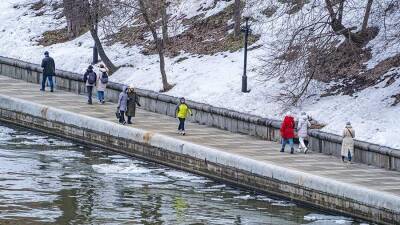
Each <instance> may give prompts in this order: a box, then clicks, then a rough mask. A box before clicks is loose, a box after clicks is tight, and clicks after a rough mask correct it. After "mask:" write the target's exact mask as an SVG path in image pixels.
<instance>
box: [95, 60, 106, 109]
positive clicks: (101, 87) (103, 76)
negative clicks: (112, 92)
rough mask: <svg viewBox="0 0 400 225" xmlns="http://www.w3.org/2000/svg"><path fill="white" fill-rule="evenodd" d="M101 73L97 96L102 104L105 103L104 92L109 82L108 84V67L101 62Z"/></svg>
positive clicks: (98, 79)
mask: <svg viewBox="0 0 400 225" xmlns="http://www.w3.org/2000/svg"><path fill="white" fill-rule="evenodd" d="M99 71H100V73H99V74H98V75H97V83H96V88H97V98H98V100H99V102H100V103H101V104H104V103H105V96H104V92H105V91H106V88H107V84H108V69H107V68H106V67H105V66H104V65H103V64H100V69H99Z"/></svg>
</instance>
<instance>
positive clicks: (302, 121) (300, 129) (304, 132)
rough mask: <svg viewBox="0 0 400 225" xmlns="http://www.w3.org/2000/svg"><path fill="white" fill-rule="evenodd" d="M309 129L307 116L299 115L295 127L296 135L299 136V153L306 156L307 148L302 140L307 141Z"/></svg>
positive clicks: (309, 124) (304, 114)
mask: <svg viewBox="0 0 400 225" xmlns="http://www.w3.org/2000/svg"><path fill="white" fill-rule="evenodd" d="M310 127H311V123H310V121H309V120H308V116H307V114H306V113H305V112H303V113H301V116H300V118H299V123H298V125H297V135H298V136H299V142H300V145H299V152H303V151H304V154H307V152H308V148H307V146H306V145H305V144H304V140H305V139H307V137H308V128H310Z"/></svg>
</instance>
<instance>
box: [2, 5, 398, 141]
mask: <svg viewBox="0 0 400 225" xmlns="http://www.w3.org/2000/svg"><path fill="white" fill-rule="evenodd" d="M32 2H35V0H3V1H0V21H2V23H0V43H1V47H0V55H2V56H7V57H13V58H18V59H22V60H26V61H30V62H34V63H39V62H40V60H41V58H42V56H43V52H44V51H45V50H48V51H49V52H50V53H51V55H52V56H53V57H54V58H55V60H56V65H57V67H58V68H60V69H64V70H69V71H74V72H83V71H84V70H85V68H86V67H87V66H88V64H89V63H90V62H91V56H92V46H93V41H92V40H91V37H90V34H88V33H87V34H84V35H82V36H81V37H79V38H77V39H75V40H73V41H69V42H66V43H63V44H55V45H52V46H49V47H43V46H38V45H37V44H36V41H35V40H37V38H38V37H40V35H41V34H42V33H43V32H45V31H48V30H54V29H60V28H63V27H65V21H64V18H62V19H59V20H55V19H54V15H53V14H54V12H51V11H48V12H46V13H45V14H44V15H42V16H35V13H34V12H32V11H31V10H29V7H28V6H26V7H23V5H24V4H25V3H26V4H28V3H32ZM181 2H182V3H181V5H179V6H178V7H177V9H179V10H176V11H177V12H176V14H181V15H186V16H189V17H191V16H195V15H198V14H199V12H198V11H197V9H198V7H199V6H203V7H204V8H207V7H209V6H211V5H212V2H213V1H212V0H185V1H181ZM231 3H232V1H230V2H226V1H220V2H219V3H218V4H217V6H216V7H215V8H213V9H212V10H210V11H209V12H207V15H213V14H215V13H217V12H219V11H221V10H223V9H224V8H225V7H226V6H227V5H229V4H231ZM16 4H18V5H22V6H21V7H19V8H16V7H14V6H15V5H16ZM194 5H195V6H196V7H194ZM263 9H265V5H257V4H255V5H251V6H248V7H247V8H246V13H251V14H252V15H253V16H257V19H258V22H254V23H253V28H254V31H255V32H258V33H259V34H262V36H261V38H260V40H259V41H258V42H257V43H255V44H254V45H259V44H267V43H269V42H271V41H273V40H274V39H276V38H277V37H278V36H273V35H271V34H270V33H268V32H266V30H271V31H270V32H271V33H273V32H276V30H274V29H273V26H271V24H269V25H268V21H269V20H268V18H264V17H263V16H262V15H261V13H260V11H261V10H263ZM266 24H267V25H266ZM276 24H278V23H276V22H275V25H276ZM267 34H269V35H267ZM382 38H383V37H381V36H378V37H377V38H376V40H374V41H372V42H371V43H370V47H371V48H372V50H373V51H372V52H373V54H374V55H373V58H372V59H371V60H370V62H369V64H368V66H374V65H376V64H377V63H378V62H379V61H381V60H384V59H385V58H387V57H389V56H392V55H393V54H394V53H396V51H397V52H398V50H399V49H400V48H399V47H398V45H397V46H396V43H393V44H392V45H391V46H390V48H384V46H382V45H381V42H379V40H380V39H382ZM105 49H106V52H107V53H108V55H109V56H110V58H111V59H112V60H113V61H114V62H115V63H116V64H117V65H122V64H132V65H134V67H133V68H132V67H123V68H121V69H120V70H119V71H118V72H117V73H115V74H114V75H113V76H112V78H111V79H112V80H113V81H118V82H122V83H125V84H129V85H134V86H136V87H140V88H143V89H149V90H154V91H159V90H160V89H161V87H162V86H161V78H160V75H159V65H158V57H157V56H156V55H152V56H145V55H142V54H140V50H141V48H140V47H125V46H124V45H122V44H114V45H112V46H109V47H106V48H105ZM265 51H266V50H265V49H264V48H257V49H255V50H252V51H250V52H249V70H248V71H249V72H248V76H249V78H248V80H249V88H250V89H251V92H250V93H248V94H243V93H241V91H240V90H241V75H242V70H243V59H242V58H243V56H242V55H243V52H242V51H239V52H234V53H230V52H223V53H219V54H216V55H213V56H201V57H200V56H198V55H190V54H187V53H182V54H181V55H180V56H178V57H176V58H167V59H166V61H167V62H166V65H167V66H166V68H167V74H168V79H169V81H170V83H174V84H176V86H175V87H174V88H173V89H172V90H171V91H169V92H167V94H169V95H173V96H185V97H186V98H188V99H191V100H194V101H198V102H205V103H209V104H212V105H214V106H218V107H225V108H230V109H233V110H237V111H240V112H246V113H251V114H255V115H260V116H264V117H269V118H276V119H281V117H282V114H284V113H285V109H284V108H283V106H282V104H281V103H280V102H277V101H276V100H275V98H273V97H272V96H275V95H277V94H278V93H279V91H280V88H281V85H282V84H280V83H279V82H278V81H277V80H269V81H265V80H264V77H263V76H261V75H259V71H260V70H261V69H262V68H261V65H263V64H262V62H261V60H260V59H261V58H263V57H265V55H266V53H265ZM181 57H187V58H188V59H186V60H184V61H181V62H177V60H178V59H179V58H181ZM394 72H400V69H397V70H396V69H394V70H393V71H392V73H394ZM399 85H400V81H396V82H395V83H393V84H391V85H390V86H388V87H385V88H384V87H383V84H380V85H378V86H376V87H370V88H367V89H365V90H363V91H361V92H359V93H358V94H357V95H355V96H353V97H350V96H330V97H324V98H320V97H319V96H318V95H316V96H315V97H312V98H310V99H307V100H306V101H305V102H304V103H303V104H302V106H299V107H297V108H292V109H291V110H292V111H293V112H294V113H295V114H298V113H300V112H301V111H305V112H307V113H309V114H310V115H311V116H312V117H314V118H315V119H317V120H318V121H320V122H322V123H325V124H326V125H327V126H326V127H325V128H324V131H327V132H332V133H336V134H340V133H341V131H342V129H343V127H344V125H345V123H346V122H347V121H351V122H352V123H353V126H354V128H355V129H356V132H357V139H360V140H366V141H370V142H374V143H378V144H382V145H386V146H391V147H395V148H400V138H396V136H395V135H396V134H397V133H399V132H400V121H399V120H397V119H396V115H399V113H400V107H398V106H397V107H391V106H390V105H391V104H392V103H393V99H391V98H390V97H391V96H392V95H394V94H397V93H398V86H399ZM323 86H324V85H323V84H322V87H323Z"/></svg>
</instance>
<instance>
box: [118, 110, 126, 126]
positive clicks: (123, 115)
mask: <svg viewBox="0 0 400 225" xmlns="http://www.w3.org/2000/svg"><path fill="white" fill-rule="evenodd" d="M119 113H120V117H119V122H120V123H123V122H125V111H119Z"/></svg>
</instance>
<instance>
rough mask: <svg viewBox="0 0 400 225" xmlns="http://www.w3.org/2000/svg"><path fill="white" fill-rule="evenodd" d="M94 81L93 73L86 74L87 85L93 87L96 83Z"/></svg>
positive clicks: (94, 75) (95, 78) (95, 77)
mask: <svg viewBox="0 0 400 225" xmlns="http://www.w3.org/2000/svg"><path fill="white" fill-rule="evenodd" d="M96 80H97V76H96V74H95V73H94V72H90V73H89V74H88V79H87V81H88V84H90V85H94V84H95V83H96Z"/></svg>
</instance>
